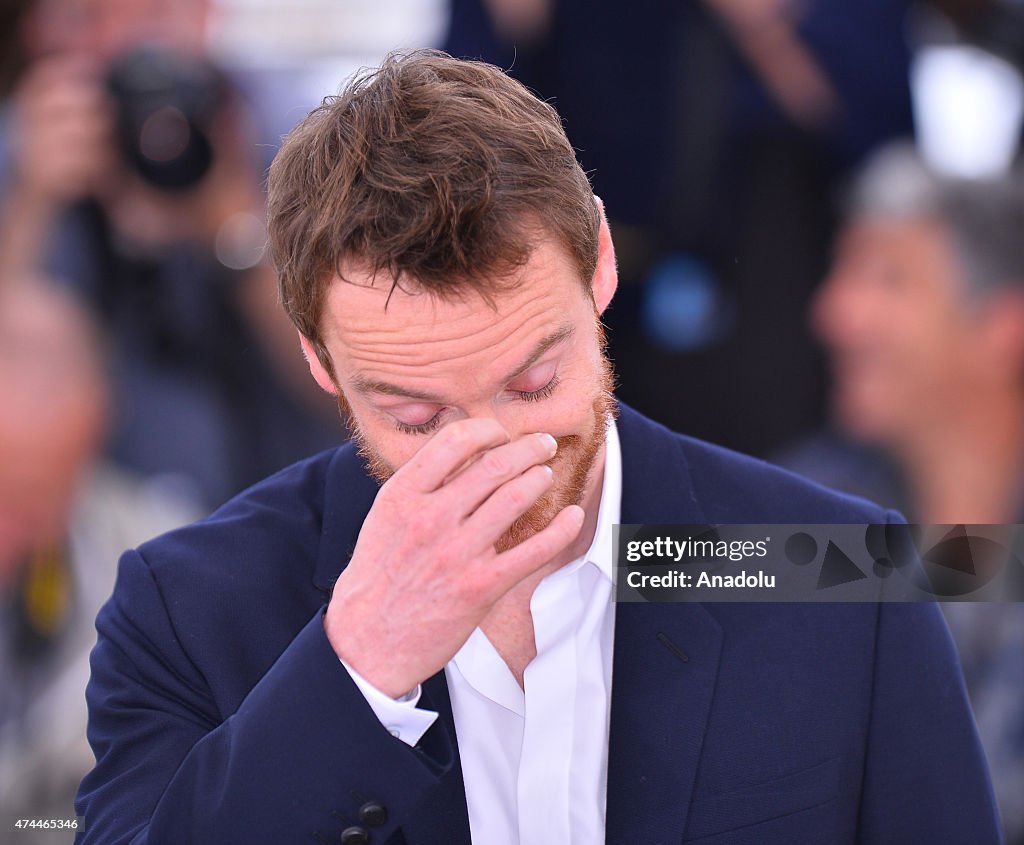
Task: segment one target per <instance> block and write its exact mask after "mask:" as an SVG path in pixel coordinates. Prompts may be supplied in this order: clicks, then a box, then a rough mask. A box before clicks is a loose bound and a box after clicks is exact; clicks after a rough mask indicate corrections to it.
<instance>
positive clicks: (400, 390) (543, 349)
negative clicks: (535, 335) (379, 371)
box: [352, 323, 575, 403]
mask: <svg viewBox="0 0 1024 845" xmlns="http://www.w3.org/2000/svg"><path fill="white" fill-rule="evenodd" d="M574 333H575V327H574V326H573V325H572V323H566V324H564V325H562V326H560V327H559V328H558V329H556V330H555V331H554V332H552V333H551V334H549V335H547V336H546V337H544V338H542V339H541V341H540V342H539V343H537V345H536V346H534V347H533V349H532V350H531V351H530V353H529V354H528V355H527V357H526V358H525V359H524V360H523V361H521V362H520V363H519V364H518V365H517V366H516V367H515V368H514V369H513V370H512V371H511V372H509V373H508V374H506V375H505V376H504V378H503V380H502V383H507V382H510V381H512V380H513V379H515V378H517V377H518V376H520V375H522V374H523V373H525V372H526V371H527V370H529V369H530V367H532V366H533V365H534V364H536V363H537V361H539V360H540V359H541V358H542V357H543V356H544V355H545V354H547V353H548V352H549V351H550V350H551V349H553V348H554V347H556V346H558V345H559V344H560V343H563V342H565V341H566V340H568V339H569V338H571V337H572V336H573V334H574ZM352 385H353V386H354V387H355V388H356V389H357V390H359V391H360V392H361V393H378V394H383V395H385V396H398V397H402V398H408V399H418V400H421V401H424V402H435V403H443V402H444V401H445V397H444V396H441V395H439V394H436V393H432V392H430V391H427V390H418V389H416V388H412V387H406V386H402V385H396V384H392V383H391V382H388V381H384V380H382V379H376V378H373V377H370V376H368V375H365V374H363V373H356V374H355V375H353V376H352Z"/></svg>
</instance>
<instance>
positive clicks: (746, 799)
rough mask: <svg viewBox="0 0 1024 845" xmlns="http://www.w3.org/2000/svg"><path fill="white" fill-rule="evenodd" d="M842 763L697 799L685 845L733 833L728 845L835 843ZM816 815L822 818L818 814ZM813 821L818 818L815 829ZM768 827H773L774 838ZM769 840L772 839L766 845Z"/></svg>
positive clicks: (836, 759) (831, 762)
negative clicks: (832, 806) (834, 807)
mask: <svg viewBox="0 0 1024 845" xmlns="http://www.w3.org/2000/svg"><path fill="white" fill-rule="evenodd" d="M839 762H840V758H839V757H832V758H830V759H829V760H826V761H825V762H823V763H819V764H817V765H814V766H811V767H810V768H806V769H801V770H800V771H797V772H792V773H790V774H787V775H783V776H782V777H780V778H775V779H773V780H770V781H764V782H761V783H757V784H754V785H752V786H745V787H743V788H741V789H736V790H730V791H728V792H720V793H713V792H708V793H703V794H698V795H696V796H695V797H694V799H693V803H692V804H691V805H690V813H689V816H688V819H687V824H686V836H685V837H684V839H683V841H684V843H690V842H697V841H702V840H705V839H710V838H711V837H719V836H721V835H722V834H726V833H730V832H735V834H736V836H734V837H725V838H723V839H722V843H723V845H724V843H726V842H728V843H730V845H731V844H732V843H733V842H735V843H737V845H738V843H740V842H748V841H749V842H761V841H775V837H777V836H782V837H784V838H782V839H779V840H778V841H789V842H802V843H803V842H807V843H810V842H819V841H820V842H828V843H832V842H835V838H836V837H835V829H834V827H830V826H829V825H828V823H827V820H828V818H829V817H830V816H831V815H832V813H830V812H828V809H829V808H828V807H827V806H826V805H828V804H829V803H831V802H833V801H834V800H835V799H836V798H837V797H838V794H839ZM816 809H820V810H821V812H819V813H814V814H812V813H811V811H813V810H816ZM805 814H806V815H807V816H808V818H805V817H804V816H805ZM810 815H814V816H815V819H814V820H813V823H812V820H811V819H810V818H809V816H810ZM767 826H770V827H771V832H770V834H769V831H768V830H767ZM755 828H756V830H755ZM807 830H810V831H812V832H813V833H815V834H817V835H816V836H815V838H814V839H812V840H808V839H807V838H806V831H807ZM768 835H770V836H771V837H772V838H771V839H770V840H765V839H764V837H765V836H768ZM717 841H718V840H717V839H716V842H717ZM708 845H711V843H710V842H709V843H708Z"/></svg>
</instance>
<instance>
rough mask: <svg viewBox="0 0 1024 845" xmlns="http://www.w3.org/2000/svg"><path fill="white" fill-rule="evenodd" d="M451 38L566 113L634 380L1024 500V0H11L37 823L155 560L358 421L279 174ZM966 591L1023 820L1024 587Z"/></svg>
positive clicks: (914, 508) (1, 362)
mask: <svg viewBox="0 0 1024 845" xmlns="http://www.w3.org/2000/svg"><path fill="white" fill-rule="evenodd" d="M423 46H432V47H443V48H445V49H447V50H448V51H449V52H452V53H453V54H455V55H458V56H465V57H474V58H483V59H486V60H488V61H491V62H494V63H496V64H499V65H501V66H503V67H505V68H507V69H508V70H509V71H510V73H512V74H513V75H514V76H516V77H518V78H519V79H521V80H522V81H523V82H525V83H526V84H527V85H529V86H530V87H531V88H533V89H534V90H535V91H537V92H538V93H539V94H540V95H541V96H542V97H544V98H545V99H548V100H550V101H551V102H553V104H554V105H555V106H556V107H557V108H558V110H559V112H560V113H561V115H562V117H563V119H564V121H565V124H566V128H567V131H568V133H569V137H570V138H571V139H572V141H573V143H574V144H575V145H576V147H577V149H578V152H579V158H580V161H581V162H582V164H583V166H584V167H585V168H586V169H587V170H588V172H589V173H590V174H591V178H592V180H593V183H594V187H595V191H596V192H597V193H598V194H599V195H600V196H601V197H602V198H603V200H604V203H605V207H606V209H607V213H608V216H609V219H610V223H611V226H612V232H613V236H614V238H615V242H616V247H617V253H618V260H619V269H620V276H621V286H620V291H619V294H618V296H617V299H616V301H615V302H614V303H613V305H612V308H611V309H610V310H609V312H608V314H607V316H606V320H607V323H608V326H609V330H610V332H609V337H610V352H611V355H612V358H613V360H614V361H615V364H616V369H617V372H618V376H619V381H620V383H621V387H620V389H619V395H620V397H621V398H622V399H624V400H625V401H627V402H629V403H630V404H632V405H634V406H635V407H637V408H638V409H639V410H641V411H643V412H645V413H647V414H648V415H650V416H652V417H654V418H655V419H658V420H659V421H661V422H664V423H666V424H667V425H669V426H670V427H672V428H674V429H676V430H679V431H682V432H685V433H688V434H692V435H695V436H698V437H702V438H705V439H708V440H712V441H714V442H717V443H720V444H723V445H726V446H729V447H732V448H735V449H739V450H741V451H745V452H750V453H753V454H756V455H759V456H762V457H766V458H768V459H771V460H774V461H777V462H779V463H782V464H784V465H787V466H789V467H791V468H793V469H794V470H796V471H798V472H801V473H803V474H805V475H808V476H810V477H812V478H815V479H817V480H819V481H822V482H823V483H826V484H829V485H831V486H835V487H839V488H842V489H846V490H850V491H853V492H857V493H859V494H861V495H866V496H868V497H870V498H873V499H875V500H877V501H879V502H881V503H883V504H886V505H889V506H892V507H898V508H900V509H901V510H902V511H903V513H904V514H906V515H907V517H908V519H910V520H912V521H913V520H917V521H921V522H936V523H958V522H959V523H963V522H967V523H970V522H979V523H983V522H1015V523H1016V522H1024V186H1022V177H1021V175H1020V172H1019V170H1020V162H1019V159H1020V146H1021V144H1020V141H1021V134H1022V115H1024V78H1022V67H1024V3H1022V2H1016V0H631V2H629V3H622V2H617V1H616V0H586V2H584V0H0V820H3V821H4V824H5V825H6V824H7V822H8V820H11V819H14V818H18V817H22V818H24V817H52V818H64V817H67V816H69V815H71V814H72V803H71V802H72V799H73V795H74V792H75V789H76V788H77V784H78V780H79V779H80V778H81V776H82V774H83V773H84V772H85V770H86V769H88V768H89V766H90V765H91V752H90V750H89V748H88V745H87V743H86V742H85V738H84V731H85V721H86V715H85V707H84V699H83V690H84V686H85V682H86V680H87V677H88V664H87V658H88V652H89V650H90V648H91V647H92V645H93V642H94V638H95V634H94V630H93V626H92V622H93V619H94V617H95V614H96V612H97V610H98V609H99V606H100V604H101V603H102V602H103V601H104V599H105V598H106V596H107V595H108V594H109V592H110V589H111V588H112V584H113V578H114V572H115V569H116V561H117V557H118V555H119V553H120V552H121V551H122V550H123V549H124V548H126V547H127V546H130V545H135V544H137V543H139V542H141V541H143V540H145V539H147V538H148V537H151V536H153V535H155V534H157V533H160V532H162V531H164V530H167V529H169V528H172V527H174V526H176V525H180V524H182V523H184V522H187V521H189V520H192V519H195V518H198V517H200V516H202V515H203V514H205V513H208V512H209V511H210V510H211V509H212V508H214V507H216V506H218V505H219V504H220V503H221V502H223V501H224V500H226V499H227V498H229V497H230V496H231V495H233V494H235V493H236V492H238V491H240V490H241V489H243V488H244V487H246V486H248V485H249V484H251V483H253V482H255V481H257V480H259V479H260V478H262V477H264V476H266V475H268V474H270V473H272V472H274V471H276V470H277V469H279V468H282V467H284V466H286V465H287V464H289V463H291V462H292V461H294V460H297V459H299V458H302V457H304V456H306V455H308V454H312V453H314V452H316V451H318V450H320V449H322V448H328V447H330V446H331V445H333V444H335V443H337V442H338V441H339V440H341V439H342V438H343V437H344V436H345V432H344V430H343V427H342V424H341V422H340V420H339V419H338V418H337V413H336V410H335V406H334V404H333V402H331V401H330V400H329V399H327V398H326V397H324V396H321V395H320V394H319V393H318V392H317V390H316V388H315V386H314V384H313V382H312V380H311V379H310V378H309V377H308V374H307V373H306V371H305V366H304V363H303V361H302V358H301V356H300V354H299V350H298V344H297V343H296V340H295V336H294V332H293V330H292V329H291V327H290V324H289V323H288V322H287V320H286V319H285V317H284V316H283V313H281V311H280V309H279V307H278V305H277V301H276V290H275V280H274V274H273V271H272V269H271V268H270V267H269V266H268V264H267V262H266V257H265V255H264V250H263V247H264V241H265V235H266V233H265V229H264V222H263V217H264V215H263V204H264V194H263V188H264V176H265V170H266V167H267V165H268V164H269V162H270V160H271V159H272V158H273V155H274V153H275V151H276V149H277V146H278V144H279V143H280V139H281V137H282V135H283V134H285V133H287V132H288V131H289V129H290V128H291V127H292V126H293V125H294V124H295V123H296V122H297V121H298V120H299V119H300V118H301V117H302V116H303V115H305V113H306V112H307V111H308V110H309V109H310V108H311V107H312V106H314V105H316V104H317V103H318V102H319V101H320V99H321V98H322V97H323V96H324V95H326V94H330V93H334V92H336V91H338V90H339V88H340V87H341V85H342V83H343V82H344V80H345V79H346V78H347V77H348V76H349V75H350V74H351V73H353V72H354V71H355V70H357V69H358V68H360V67H363V66H369V65H374V64H376V63H377V62H378V60H379V59H380V58H381V57H382V56H383V55H384V54H385V53H386V52H387V51H389V50H392V49H396V48H411V47H423ZM945 609H946V611H947V618H948V619H949V621H950V626H951V629H952V631H953V634H954V638H955V640H956V643H957V646H958V648H959V650H960V654H961V658H962V660H963V663H964V669H965V674H966V677H967V681H968V686H969V691H970V695H971V698H972V703H973V706H974V709H975V714H976V717H977V720H978V724H979V729H980V731H981V733H982V738H983V742H984V744H985V746H986V751H987V753H988V756H989V760H990V764H991V766H992V770H993V776H994V779H995V783H996V789H997V793H998V798H999V800H1000V804H1001V809H1002V812H1003V816H1004V822H1005V826H1006V829H1007V837H1008V841H1009V842H1011V843H1022V842H1024V607H1022V606H1021V605H970V604H961V605H955V606H948V607H946V608H945ZM70 838H71V837H70V836H68V835H66V834H62V835H53V836H52V837H50V836H49V835H48V834H45V833H42V832H39V831H34V832H31V833H23V832H12V831H9V830H7V829H4V830H0V843H5V842H7V841H11V842H26V841H32V842H46V841H53V842H68V841H70Z"/></svg>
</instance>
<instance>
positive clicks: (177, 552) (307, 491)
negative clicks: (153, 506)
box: [138, 447, 346, 584]
mask: <svg viewBox="0 0 1024 845" xmlns="http://www.w3.org/2000/svg"><path fill="white" fill-rule="evenodd" d="M345 448H346V447H339V448H335V449H330V450H328V451H326V452H321V453H320V454H317V455H314V456H312V457H310V458H307V459H305V460H303V461H300V462H298V463H296V464H293V465H291V466H289V467H286V468H285V469H283V470H280V471H279V472H277V473H275V474H274V475H271V476H269V477H268V478H266V479H264V480H263V481H260V482H259V483H257V484H255V485H253V486H252V487H250V488H249V489H247V490H245V491H243V492H242V493H239V494H238V495H237V496H235V497H234V498H232V499H230V500H229V501H228V502H226V503H225V504H223V505H222V506H221V507H219V508H217V509H216V510H215V511H213V512H212V513H211V514H210V515H209V516H207V517H205V518H203V519H200V520H199V521H197V522H194V523H192V524H191V525H186V526H184V527H182V528H178V529H176V530H174V531H170V532H168V533H167V534H163V535H160V536H159V537H156V538H155V539H153V540H150V541H149V542H146V543H143V544H142V545H141V546H139V547H138V552H139V554H140V555H141V557H142V558H143V559H144V560H145V561H146V562H147V563H148V565H149V566H150V568H151V569H152V570H153V574H154V576H155V577H156V578H157V580H158V581H162V580H164V579H165V578H168V577H169V578H171V580H178V579H184V580H188V581H192V583H194V584H195V583H204V584H205V583H208V581H206V580H205V579H207V578H215V579H221V578H230V579H234V578H235V577H236V576H240V575H244V577H246V578H252V577H262V576H266V575H268V574H269V573H268V571H267V570H269V569H271V568H279V567H280V563H281V561H282V560H290V561H292V562H293V563H294V564H295V565H299V564H301V561H302V560H303V559H304V558H309V559H315V556H316V551H317V547H318V544H319V538H320V534H321V530H322V526H323V511H324V498H325V491H326V487H327V483H328V477H329V475H330V472H331V466H332V463H333V462H334V461H335V460H336V457H337V455H338V454H339V453H340V452H341V451H342V450H343V449H345ZM196 578H201V579H203V580H200V581H198V582H197V581H195V580H194V579H196Z"/></svg>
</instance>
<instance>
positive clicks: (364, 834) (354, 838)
mask: <svg viewBox="0 0 1024 845" xmlns="http://www.w3.org/2000/svg"><path fill="white" fill-rule="evenodd" d="M369 841H370V831H368V830H367V829H366V828H365V827H346V828H345V829H344V830H343V831H342V832H341V845H366V843H367V842H369Z"/></svg>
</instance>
